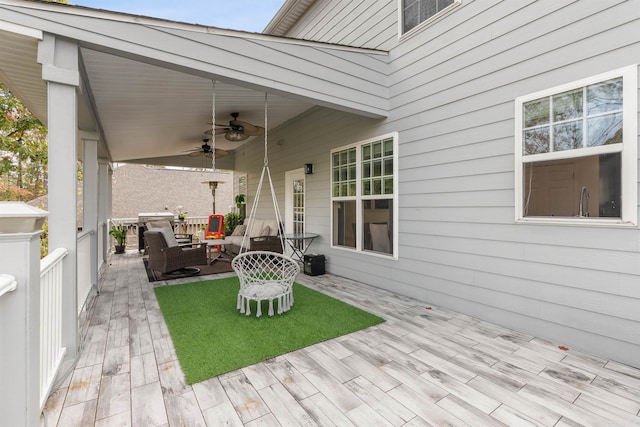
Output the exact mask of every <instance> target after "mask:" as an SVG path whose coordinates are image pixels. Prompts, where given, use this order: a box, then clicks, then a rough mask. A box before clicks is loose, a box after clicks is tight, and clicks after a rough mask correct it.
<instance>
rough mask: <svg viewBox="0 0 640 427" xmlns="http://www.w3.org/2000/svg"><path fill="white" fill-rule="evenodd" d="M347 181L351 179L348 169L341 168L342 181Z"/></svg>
mask: <svg viewBox="0 0 640 427" xmlns="http://www.w3.org/2000/svg"><path fill="white" fill-rule="evenodd" d="M347 179H349V177H348V176H347V168H346V167H341V168H340V181H346V180H347Z"/></svg>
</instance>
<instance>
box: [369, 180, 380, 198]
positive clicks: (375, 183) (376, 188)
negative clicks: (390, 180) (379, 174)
mask: <svg viewBox="0 0 640 427" xmlns="http://www.w3.org/2000/svg"><path fill="white" fill-rule="evenodd" d="M371 192H372V194H382V179H380V178H377V179H374V180H373V189H372V190H371Z"/></svg>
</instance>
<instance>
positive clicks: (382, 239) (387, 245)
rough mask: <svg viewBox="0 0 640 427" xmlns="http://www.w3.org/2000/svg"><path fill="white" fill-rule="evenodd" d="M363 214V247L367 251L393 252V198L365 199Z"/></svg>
mask: <svg viewBox="0 0 640 427" xmlns="http://www.w3.org/2000/svg"><path fill="white" fill-rule="evenodd" d="M362 215H363V218H364V228H363V230H364V233H362V236H363V242H362V248H363V249H364V250H365V251H373V252H380V253H385V254H390V253H392V248H393V199H375V200H364V201H363V202H362Z"/></svg>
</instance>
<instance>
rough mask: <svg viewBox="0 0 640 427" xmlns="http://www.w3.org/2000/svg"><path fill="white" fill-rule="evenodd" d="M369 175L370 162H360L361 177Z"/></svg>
mask: <svg viewBox="0 0 640 427" xmlns="http://www.w3.org/2000/svg"><path fill="white" fill-rule="evenodd" d="M370 176H371V163H369V162H366V163H363V164H362V177H363V178H369V177H370Z"/></svg>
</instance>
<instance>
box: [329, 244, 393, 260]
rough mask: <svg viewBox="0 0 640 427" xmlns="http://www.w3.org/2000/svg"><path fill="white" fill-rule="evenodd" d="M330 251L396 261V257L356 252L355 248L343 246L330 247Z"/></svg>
mask: <svg viewBox="0 0 640 427" xmlns="http://www.w3.org/2000/svg"><path fill="white" fill-rule="evenodd" d="M331 249H337V250H339V251H345V252H349V253H352V254H357V255H367V256H372V257H375V258H382V259H388V260H390V261H398V257H397V256H393V255H391V254H383V253H379V252H372V251H358V250H356V249H355V248H348V247H345V246H331Z"/></svg>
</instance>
